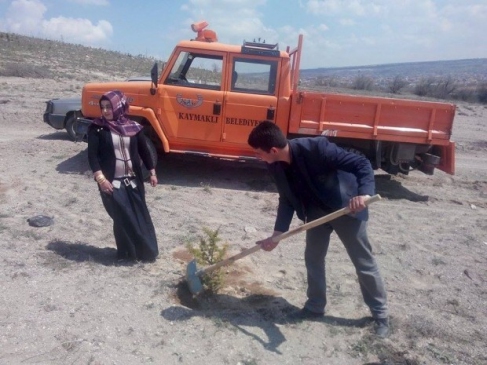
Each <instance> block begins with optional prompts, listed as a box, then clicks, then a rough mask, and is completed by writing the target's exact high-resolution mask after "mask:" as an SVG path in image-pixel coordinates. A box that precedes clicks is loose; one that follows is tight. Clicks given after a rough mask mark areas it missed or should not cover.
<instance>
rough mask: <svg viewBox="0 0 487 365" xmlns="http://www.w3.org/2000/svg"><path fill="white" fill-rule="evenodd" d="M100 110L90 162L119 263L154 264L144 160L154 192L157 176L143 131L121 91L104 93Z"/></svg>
mask: <svg viewBox="0 0 487 365" xmlns="http://www.w3.org/2000/svg"><path fill="white" fill-rule="evenodd" d="M100 109H101V117H100V118H97V119H95V120H94V121H93V123H92V124H91V125H90V128H89V130H88V160H89V163H90V167H91V170H92V171H93V175H94V179H95V181H96V182H97V183H98V189H99V191H100V195H101V199H102V202H103V205H104V207H105V209H106V211H107V213H108V214H109V215H110V217H111V218H112V219H113V233H114V235H115V242H116V245H117V258H118V259H119V260H125V259H128V260H140V261H149V262H151V261H154V260H155V259H156V257H157V255H158V253H159V250H158V247H157V238H156V233H155V230H154V225H153V223H152V219H151V216H150V214H149V210H148V209H147V205H146V202H145V190H144V181H143V175H142V166H141V161H140V158H141V159H142V162H143V163H144V165H145V167H146V168H147V169H148V170H149V171H150V184H151V186H153V187H155V186H156V185H157V176H156V171H155V166H154V163H153V161H152V159H151V154H150V150H149V148H148V147H147V144H146V143H145V141H144V139H145V138H146V137H145V136H144V135H143V132H141V130H142V128H143V127H142V126H141V125H140V124H139V123H137V122H135V121H133V120H130V119H129V118H127V117H126V113H127V111H128V109H129V105H128V103H127V99H126V97H125V95H124V94H123V93H122V92H121V91H118V90H115V91H110V92H107V93H105V94H104V95H103V96H102V97H101V98H100ZM139 156H140V157H139Z"/></svg>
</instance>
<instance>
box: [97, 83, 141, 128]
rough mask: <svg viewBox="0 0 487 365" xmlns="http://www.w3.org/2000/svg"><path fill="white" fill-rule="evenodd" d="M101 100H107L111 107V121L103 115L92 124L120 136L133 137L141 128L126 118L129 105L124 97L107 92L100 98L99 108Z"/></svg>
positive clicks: (117, 91) (114, 92)
mask: <svg viewBox="0 0 487 365" xmlns="http://www.w3.org/2000/svg"><path fill="white" fill-rule="evenodd" d="M102 100H108V101H109V102H110V104H111V105H112V111H113V120H107V119H106V118H105V117H104V116H103V115H102V116H101V117H100V118H97V119H95V120H94V121H93V124H96V125H99V126H102V127H107V128H109V129H110V130H111V131H112V132H114V133H117V134H120V135H122V136H127V137H131V136H135V135H136V134H137V133H139V132H140V130H141V129H142V128H143V127H142V126H141V125H140V124H139V123H137V122H135V121H133V120H131V119H129V118H127V117H126V113H127V111H128V110H129V104H128V102H127V98H126V97H125V95H124V94H123V93H122V92H121V91H119V90H114V91H109V92H107V93H105V94H103V96H102V97H101V98H100V106H101V101H102Z"/></svg>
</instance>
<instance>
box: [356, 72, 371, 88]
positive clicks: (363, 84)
mask: <svg viewBox="0 0 487 365" xmlns="http://www.w3.org/2000/svg"><path fill="white" fill-rule="evenodd" d="M373 86H374V79H372V77H369V76H365V75H358V76H357V77H356V78H355V79H354V80H353V83H352V89H355V90H372V87H373Z"/></svg>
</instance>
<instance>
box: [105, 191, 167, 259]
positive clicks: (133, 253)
mask: <svg viewBox="0 0 487 365" xmlns="http://www.w3.org/2000/svg"><path fill="white" fill-rule="evenodd" d="M100 194H101V197H102V201H103V205H104V206H105V209H106V211H107V213H108V214H109V215H110V217H111V218H112V219H113V233H114V235H115V242H116V245H117V258H118V259H132V260H141V261H153V260H155V258H156V257H157V255H158V254H159V250H158V247H157V238H156V232H155V229H154V224H153V223H152V219H151V216H150V213H149V210H148V209H147V204H146V202H145V195H144V194H143V193H142V192H141V191H140V188H139V187H138V186H137V187H135V188H133V187H132V186H131V185H128V186H126V185H125V184H123V183H122V184H121V186H120V188H119V189H113V193H112V194H111V195H109V194H105V193H103V192H101V193H100Z"/></svg>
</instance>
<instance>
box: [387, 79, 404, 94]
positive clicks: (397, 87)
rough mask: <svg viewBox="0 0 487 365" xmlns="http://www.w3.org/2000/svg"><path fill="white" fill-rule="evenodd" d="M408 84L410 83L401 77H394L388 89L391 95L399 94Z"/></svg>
mask: <svg viewBox="0 0 487 365" xmlns="http://www.w3.org/2000/svg"><path fill="white" fill-rule="evenodd" d="M407 84H408V82H407V81H406V80H404V79H403V78H402V77H401V76H396V77H394V79H393V80H392V81H391V83H390V84H389V86H388V89H389V91H390V92H391V93H393V94H397V93H398V92H399V91H401V89H403V88H404V87H405V86H406V85H407Z"/></svg>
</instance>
